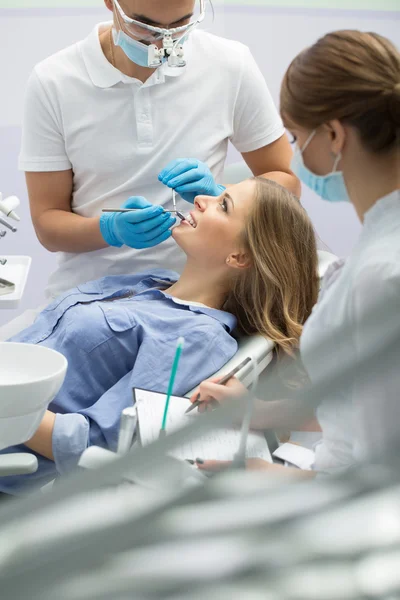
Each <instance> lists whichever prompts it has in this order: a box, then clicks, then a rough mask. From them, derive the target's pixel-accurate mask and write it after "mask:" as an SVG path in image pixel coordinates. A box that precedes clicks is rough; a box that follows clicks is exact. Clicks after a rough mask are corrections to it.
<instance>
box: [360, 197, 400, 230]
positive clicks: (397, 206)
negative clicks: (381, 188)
mask: <svg viewBox="0 0 400 600" xmlns="http://www.w3.org/2000/svg"><path fill="white" fill-rule="evenodd" d="M393 211H398V212H399V214H400V190H394V191H393V192H391V193H390V194H388V195H387V196H384V197H383V198H380V200H377V202H375V204H374V205H373V206H371V208H370V209H369V210H367V212H366V213H365V215H364V228H365V227H367V228H369V227H371V226H374V225H375V223H377V222H379V221H380V220H381V219H382V218H386V217H387V216H388V215H389V214H390V215H391V214H392V213H393Z"/></svg>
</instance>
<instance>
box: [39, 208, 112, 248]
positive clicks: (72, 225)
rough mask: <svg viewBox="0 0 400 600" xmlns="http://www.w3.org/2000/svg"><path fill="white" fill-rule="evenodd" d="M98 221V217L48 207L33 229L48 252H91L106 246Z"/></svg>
mask: <svg viewBox="0 0 400 600" xmlns="http://www.w3.org/2000/svg"><path fill="white" fill-rule="evenodd" d="M99 221H100V218H99V217H94V218H89V217H81V216H80V215H76V214H74V213H71V212H67V211H64V210H56V209H50V210H47V211H46V212H44V213H43V214H42V215H41V216H40V219H39V220H38V222H37V223H36V226H35V230H36V234H37V236H38V239H39V241H40V243H41V244H42V245H43V246H44V247H45V248H46V249H47V250H49V251H50V252H73V253H75V252H77V253H79V252H92V251H93V250H101V249H102V248H107V243H106V242H105V241H104V239H103V236H102V235H101V232H100V225H99Z"/></svg>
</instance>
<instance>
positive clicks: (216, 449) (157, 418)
mask: <svg viewBox="0 0 400 600" xmlns="http://www.w3.org/2000/svg"><path fill="white" fill-rule="evenodd" d="M135 397H136V406H137V411H138V420H139V431H140V441H141V443H142V445H143V446H147V445H148V444H151V443H152V442H154V441H155V440H157V439H158V436H159V433H160V429H161V424H162V418H163V414H164V407H165V400H166V396H165V394H158V393H155V392H148V391H146V390H140V389H135ZM189 406H190V402H189V400H188V399H187V398H179V397H177V396H172V397H171V400H170V404H169V410H168V418H167V426H166V430H167V435H168V433H172V432H173V431H176V430H177V429H182V428H183V427H185V426H187V425H188V424H189V423H190V422H193V419H197V418H198V417H199V413H198V411H197V410H193V411H192V412H191V413H189V414H188V415H185V411H186V409H187V408H188V407H189ZM239 442H240V430H239V429H236V428H230V429H217V430H215V431H212V432H209V433H208V434H206V435H205V436H203V437H200V438H198V439H196V440H188V441H187V443H186V444H184V445H183V446H180V447H179V448H176V449H175V450H173V451H172V452H171V455H172V456H175V457H176V458H179V459H181V460H185V459H191V460H195V459H196V458H202V459H204V460H213V459H215V460H232V459H233V457H234V455H235V454H236V452H237V450H238V448H239ZM246 454H247V457H248V458H263V459H264V460H267V461H269V462H272V458H271V454H270V451H269V448H268V444H267V442H266V439H265V437H264V435H263V434H262V433H260V432H255V431H251V432H250V434H249V438H248V441H247V452H246Z"/></svg>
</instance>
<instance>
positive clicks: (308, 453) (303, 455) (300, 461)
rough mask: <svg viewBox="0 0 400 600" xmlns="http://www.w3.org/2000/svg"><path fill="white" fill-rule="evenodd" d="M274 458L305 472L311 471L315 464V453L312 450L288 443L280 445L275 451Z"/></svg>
mask: <svg viewBox="0 0 400 600" xmlns="http://www.w3.org/2000/svg"><path fill="white" fill-rule="evenodd" d="M274 456H276V457H277V458H281V459H282V460H285V461H286V462H287V463H289V464H291V465H294V466H295V467H299V469H303V470H305V471H309V470H311V468H312V466H313V464H314V462H315V453H314V452H313V451H312V450H309V449H308V448H303V447H302V446H297V445H296V444H291V443H290V442H289V443H287V444H282V445H281V446H280V447H279V448H278V449H277V450H275V452H274Z"/></svg>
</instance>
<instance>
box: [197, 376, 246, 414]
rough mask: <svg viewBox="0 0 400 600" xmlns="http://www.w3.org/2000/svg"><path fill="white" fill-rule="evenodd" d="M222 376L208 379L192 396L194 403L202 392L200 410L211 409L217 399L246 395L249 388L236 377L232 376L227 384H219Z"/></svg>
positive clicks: (222, 400)
mask: <svg viewBox="0 0 400 600" xmlns="http://www.w3.org/2000/svg"><path fill="white" fill-rule="evenodd" d="M221 379H222V377H213V378H212V379H206V381H203V383H201V384H200V386H199V388H198V390H196V392H195V393H194V394H193V396H192V397H191V398H190V401H191V402H192V403H193V402H195V401H196V400H197V396H198V394H200V401H201V402H203V404H201V405H200V406H199V412H204V411H205V410H210V409H211V408H212V403H213V402H215V401H217V402H219V403H222V402H225V401H226V400H228V399H229V398H236V397H238V396H245V395H246V394H247V389H246V388H245V387H244V385H243V384H242V383H240V381H239V380H238V379H236V377H232V379H230V380H229V381H228V383H227V384H226V385H218V382H219V381H220V380H221Z"/></svg>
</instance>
